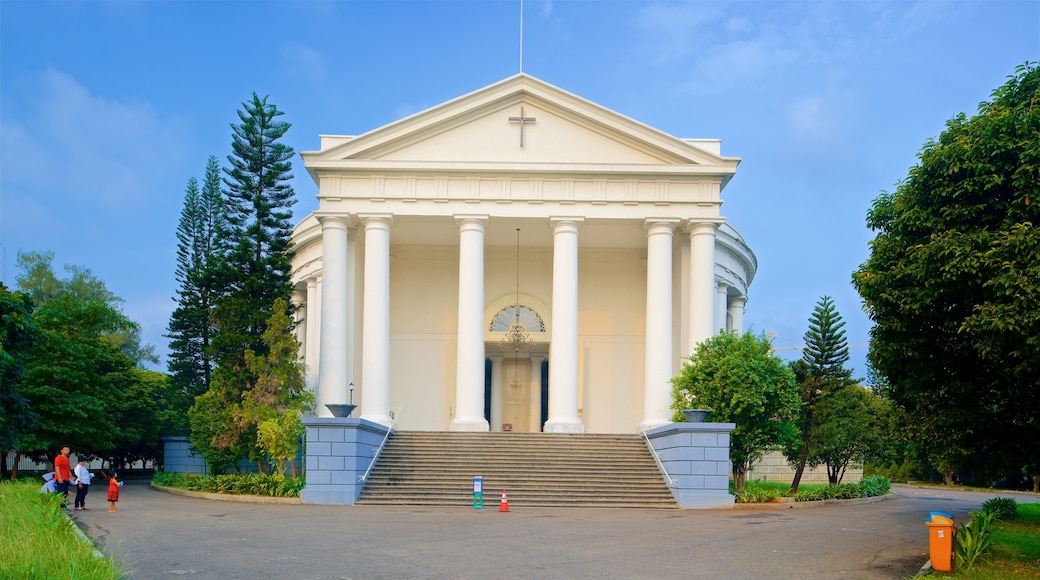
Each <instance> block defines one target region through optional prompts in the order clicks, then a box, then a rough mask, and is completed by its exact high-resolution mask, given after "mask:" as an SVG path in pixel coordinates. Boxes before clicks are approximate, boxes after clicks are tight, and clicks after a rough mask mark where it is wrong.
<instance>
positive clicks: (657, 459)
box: [639, 423, 679, 487]
mask: <svg viewBox="0 0 1040 580" xmlns="http://www.w3.org/2000/svg"><path fill="white" fill-rule="evenodd" d="M639 430H640V431H642V433H643V440H645V441H646V446H647V447H649V448H650V454H651V455H653V456H654V461H655V462H656V463H657V467H658V469H660V470H661V473H663V474H664V478H665V480H666V481H667V482H668V487H675V486H677V485H679V484H678V483H676V481H675V480H674V479H672V476H670V475H668V470H667V469H665V468H664V463H662V462H661V456H659V455H658V454H657V450H656V449H654V446H653V444H652V443H650V437H648V436H647V434H646V427H643V425H642V423H640V425H639Z"/></svg>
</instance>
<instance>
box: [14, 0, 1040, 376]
mask: <svg viewBox="0 0 1040 580" xmlns="http://www.w3.org/2000/svg"><path fill="white" fill-rule="evenodd" d="M521 7H522V10H521ZM521 12H522V14H523V42H522V45H523V72H525V73H528V74H530V75H532V76H535V77H537V78H540V79H542V80H544V81H546V82H548V83H550V84H553V85H556V86H558V87H560V88H562V89H564V90H567V91H569V92H571V93H574V94H577V95H579V96H581V97H583V98H585V99H588V100H590V101H593V102H595V103H598V104H600V105H602V106H605V107H607V108H609V109H612V110H614V111H617V112H619V113H621V114H623V115H626V116H628V117H631V118H633V119H635V120H637V121H640V122H642V123H645V124H647V125H650V126H651V127H654V128H657V129H659V130H661V131H663V132H665V133H668V134H671V135H674V136H676V137H682V138H717V139H721V140H722V154H723V155H725V156H735V157H740V158H741V159H742V161H741V163H740V166H739V168H738V169H737V173H736V176H735V177H734V178H733V180H732V181H731V182H730V183H729V185H728V186H727V187H726V189H725V190H724V191H723V192H722V198H723V200H724V204H723V206H722V214H723V215H724V216H725V217H726V218H727V220H728V221H729V223H730V224H732V225H733V226H734V227H736V228H737V229H738V230H739V231H740V233H741V234H742V235H743V236H744V238H745V240H746V241H747V242H748V244H749V245H750V246H751V248H752V250H753V251H754V252H755V254H756V255H757V257H758V262H759V269H758V273H757V275H756V277H755V279H754V281H753V283H752V285H751V287H750V290H749V300H748V303H747V312H746V314H745V326H746V327H747V328H748V329H750V330H753V331H755V332H765V333H768V334H769V335H770V336H772V337H773V341H774V345H775V346H777V347H779V350H778V351H777V352H778V354H779V355H780V356H782V357H784V358H786V359H791V358H797V357H798V356H800V352H799V351H798V350H797V349H796V348H795V347H798V346H801V345H803V344H804V341H803V340H802V337H803V335H804V334H805V332H806V330H807V326H808V319H809V317H810V315H811V314H812V311H813V308H814V307H815V306H816V304H817V302H818V301H819V299H820V298H821V297H822V296H824V295H828V296H830V297H832V298H833V300H834V303H835V306H836V308H837V310H838V312H839V313H840V314H841V315H842V317H843V319H844V320H845V322H846V326H845V330H846V333H847V338H848V341H849V344H850V346H851V347H852V348H851V356H852V359H851V361H850V364H849V366H850V367H851V368H852V369H853V371H854V374H855V375H856V376H858V377H864V376H865V375H866V368H865V363H864V361H865V356H866V352H867V349H866V345H867V343H868V341H869V331H870V321H869V319H868V318H867V316H866V315H865V314H864V312H863V306H862V301H861V300H860V298H859V296H858V295H857V293H856V291H855V289H854V288H853V287H852V285H851V283H850V281H851V275H852V272H853V271H855V270H856V269H857V267H858V266H859V265H860V264H862V263H863V262H864V261H865V260H866V259H867V257H868V255H869V242H870V240H871V239H872V238H873V234H872V232H871V231H870V230H868V229H867V227H866V214H867V211H868V210H869V208H870V206H871V202H872V201H873V200H874V199H875V198H876V197H877V196H878V194H879V193H881V192H882V191H892V190H894V189H895V188H896V187H897V185H898V183H899V181H900V180H901V179H903V178H905V177H906V175H907V173H908V171H909V169H910V168H911V167H912V166H913V165H914V164H915V163H916V162H917V153H918V151H919V150H920V149H921V147H922V146H923V145H924V144H925V143H926V142H927V140H928V139H931V138H936V137H938V135H939V134H940V133H941V132H942V130H943V128H944V126H945V123H946V121H947V120H949V119H950V118H951V117H953V116H954V115H956V114H958V113H961V112H964V113H966V114H968V115H971V114H973V113H975V112H976V111H977V108H978V104H979V103H980V102H982V101H985V100H987V99H989V97H990V94H991V92H992V91H993V90H994V89H996V88H997V87H998V86H1000V85H1002V84H1003V83H1004V82H1005V81H1006V80H1007V77H1008V76H1009V75H1011V74H1013V73H1014V70H1015V67H1016V66H1018V65H1020V64H1022V63H1024V62H1026V61H1037V60H1040V1H1038V0H1032V1H999V0H998V1H987V2H973V1H967V0H964V1H939V0H929V1H920V2H915V1H891V2H856V1H815V2H769V1H764V0H760V1H755V2H706V1H705V2H701V1H687V2H636V1H631V2H621V1H612V2H601V1H561V0H556V1H546V0H526V1H525V2H523V4H522V5H521V3H520V2H519V0H510V1H494V2H492V1H468V2H440V1H426V2H403V1H382V2H371V1H369V2H366V1H358V2H346V1H294V2H289V1H265V2H248V1H225V2H200V1H188V0H181V1H172V0H167V1H149V0H136V1H112V2H92V1H63V2H47V1H21V0H3V1H2V2H0V279H2V281H3V282H4V283H5V284H7V285H8V286H9V287H13V286H14V285H15V280H16V278H17V276H18V271H17V267H16V258H17V254H18V252H21V251H34V250H35V251H50V252H53V253H54V255H55V259H54V267H55V270H56V272H58V273H59V275H64V272H63V267H64V266H65V265H77V266H82V267H86V268H89V269H90V270H92V271H93V273H94V274H95V275H97V276H98V277H100V278H101V279H102V280H104V282H105V283H106V285H107V287H108V289H109V290H111V291H112V292H113V293H115V294H116V295H117V296H120V297H122V298H123V299H124V300H125V303H124V304H123V311H124V312H125V313H126V314H127V315H128V316H129V317H130V318H131V319H132V320H134V321H136V322H137V323H139V324H140V325H141V328H142V337H143V339H144V341H145V342H146V343H150V344H153V345H155V347H156V350H157V352H158V353H159V354H160V355H161V356H162V359H163V362H162V364H161V365H160V367H159V368H160V369H165V364H166V361H165V358H166V354H167V352H168V345H167V339H166V338H164V337H163V334H164V333H165V329H166V325H167V323H168V321H169V316H170V313H171V311H172V310H173V307H174V302H173V297H174V296H175V293H176V283H175V280H174V268H175V266H176V238H175V231H176V228H177V222H178V219H179V217H180V212H181V208H182V205H183V201H184V192H185V187H186V185H187V182H188V179H189V178H191V177H196V178H198V179H199V180H200V181H201V179H202V176H203V171H204V169H205V165H206V160H207V159H208V158H209V156H210V155H215V156H217V157H218V159H219V160H220V161H221V163H222V164H225V160H226V158H227V156H228V154H229V153H230V150H231V146H230V145H231V129H230V126H231V124H232V123H235V122H237V120H238V117H237V111H238V110H239V109H242V108H243V103H244V102H245V101H247V100H249V99H250V96H251V94H252V93H253V92H256V93H257V94H259V95H260V96H268V97H269V101H270V102H271V103H274V104H275V105H277V106H278V108H279V109H280V110H282V111H284V112H285V115H284V116H283V117H282V119H283V120H285V121H288V122H289V123H291V124H292V128H291V129H290V130H289V132H288V133H287V134H286V136H285V137H284V139H283V142H284V143H286V144H287V145H289V146H291V147H293V148H294V149H295V150H296V151H297V152H300V151H313V150H317V149H318V148H319V139H318V136H319V135H320V134H340V135H357V134H361V133H365V132H367V131H370V130H373V129H376V128H378V127H381V126H383V125H385V124H387V123H390V122H393V121H395V120H397V119H400V118H402V117H405V116H408V115H411V114H413V113H416V112H419V111H422V110H424V109H426V108H428V107H432V106H435V105H437V104H440V103H442V102H445V101H448V100H450V99H453V98H455V97H458V96H460V95H463V94H467V93H469V92H472V91H474V90H477V89H479V88H481V87H484V86H487V85H489V84H492V83H495V82H497V81H499V80H502V79H504V78H507V77H509V76H512V75H514V74H516V73H517V72H518V71H519V70H520V60H521V59H520V53H521V50H520V46H521V41H520V38H521V35H520V28H521V26H520V20H521ZM294 174H295V176H296V177H295V179H294V180H293V187H294V189H295V192H296V196H297V199H298V202H297V204H296V206H295V207H294V213H295V220H296V221H298V220H302V219H303V218H304V217H305V216H306V215H307V214H309V213H310V212H311V211H314V210H315V209H317V199H316V194H317V186H316V185H315V184H314V182H313V181H312V180H311V179H310V177H309V176H308V174H307V172H306V170H305V169H304V167H303V162H302V160H301V159H300V158H299V157H296V159H295V160H294Z"/></svg>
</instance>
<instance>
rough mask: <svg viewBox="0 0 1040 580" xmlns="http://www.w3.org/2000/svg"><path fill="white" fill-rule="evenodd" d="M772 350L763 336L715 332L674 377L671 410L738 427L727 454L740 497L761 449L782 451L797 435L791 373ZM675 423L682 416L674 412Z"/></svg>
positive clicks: (733, 434)
mask: <svg viewBox="0 0 1040 580" xmlns="http://www.w3.org/2000/svg"><path fill="white" fill-rule="evenodd" d="M771 349H772V345H771V344H770V343H769V339H768V338H766V337H765V336H764V335H763V336H756V335H755V334H752V333H750V332H745V333H743V334H737V333H735V332H726V333H723V334H719V335H716V336H713V337H711V338H709V339H707V340H705V341H703V342H701V343H700V344H698V345H697V349H696V350H695V352H694V353H693V356H691V357H690V358H689V360H688V362H686V363H684V364H683V367H682V371H681V373H680V374H679V376H678V377H675V378H674V379H672V398H673V401H674V403H673V404H672V408H673V409H676V411H679V410H682V409H690V408H693V407H694V406H696V407H701V408H709V409H711V412H712V417H713V418H714V419H715V420H718V421H722V422H729V423H736V428H735V429H734V430H733V432H732V433H731V434H730V448H729V453H730V460H731V462H732V464H733V483H734V487H735V488H736V492H737V493H743V491H744V482H745V480H746V478H747V471H748V469H749V468H750V467H751V463H752V462H753V461H755V460H756V459H758V458H759V457H760V456H761V455H762V453H763V451H765V450H768V449H778V448H781V447H783V446H784V445H787V444H789V442H790V440H791V439H792V438H794V437H796V436H797V434H798V428H797V427H796V426H795V423H794V418H795V416H796V415H797V413H798V407H799V405H800V403H799V400H798V392H797V390H796V387H795V381H794V375H793V374H792V373H791V370H790V369H789V368H787V365H785V364H784V362H783V361H782V360H780V359H779V358H777V357H776V356H774V355H773V354H772V352H771ZM693 401H696V405H693ZM675 420H677V421H681V420H682V415H681V414H680V413H678V412H676V416H675Z"/></svg>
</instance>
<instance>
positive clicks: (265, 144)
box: [189, 93, 296, 464]
mask: <svg viewBox="0 0 1040 580" xmlns="http://www.w3.org/2000/svg"><path fill="white" fill-rule="evenodd" d="M282 115H283V113H282V112H281V111H279V110H278V108H277V107H276V106H275V105H273V104H269V103H268V102H267V98H266V97H264V98H263V99H261V98H260V97H258V96H257V95H256V93H253V96H252V100H251V101H249V102H247V103H243V110H240V111H239V112H238V117H239V120H240V121H241V123H239V124H233V125H232V126H231V128H232V144H231V147H232V155H229V156H228V163H229V167H227V168H225V169H224V179H223V182H224V185H225V186H226V189H225V190H224V192H223V196H222V208H221V220H220V222H219V223H218V224H217V229H216V250H217V252H216V257H215V259H214V263H213V264H212V267H211V271H212V272H213V273H214V279H213V283H214V285H215V286H214V287H216V288H220V289H221V294H220V295H219V296H218V297H217V298H216V299H215V301H214V305H213V318H212V320H213V322H214V334H213V342H212V346H213V352H214V361H215V363H216V368H215V369H214V371H213V375H212V377H211V381H210V389H209V392H208V393H207V396H208V399H207V400H205V401H203V404H202V405H200V404H199V400H198V399H196V404H195V406H194V407H193V408H192V411H190V412H189V417H190V420H191V423H192V425H193V428H194V425H199V426H206V428H207V429H209V430H210V431H211V432H212V433H213V436H212V437H209V438H208V441H207V443H206V448H207V449H209V451H210V453H211V454H213V453H214V452H217V451H219V452H221V453H223V452H224V451H227V452H230V453H237V454H240V455H239V456H242V455H246V454H249V455H252V456H254V457H255V456H256V455H257V448H256V441H257V435H256V425H257V424H259V421H255V420H253V417H251V416H249V414H248V413H244V412H243V409H247V408H248V406H249V405H250V404H251V403H250V402H249V401H248V399H247V396H246V392H247V391H249V390H251V389H255V388H257V385H258V384H260V383H262V382H263V379H262V378H261V377H259V376H258V375H257V374H256V373H257V371H256V368H255V365H251V364H250V360H248V359H247V358H246V356H247V353H250V352H251V353H252V354H251V355H250V356H256V357H267V356H268V354H269V351H270V346H269V345H268V344H267V342H266V341H265V339H264V335H265V332H266V331H267V324H268V322H267V321H268V319H269V318H270V317H271V315H272V314H273V313H274V305H275V302H276V301H277V300H282V301H284V303H285V304H291V297H292V284H291V281H290V270H291V265H292V258H293V249H292V241H291V235H292V222H291V218H292V206H293V205H295V203H296V199H295V193H294V192H293V189H292V186H291V185H290V184H289V181H290V180H291V179H292V177H293V176H292V173H291V171H292V162H291V158H292V156H293V150H292V148H291V147H289V146H288V145H285V144H284V143H281V142H280V141H279V140H280V139H281V138H282V137H283V136H284V135H285V133H286V131H288V130H289V127H290V125H289V123H286V122H283V121H279V120H278V117H280V116H282ZM220 406H223V407H224V408H225V409H232V410H237V412H232V413H230V415H229V414H228V413H226V412H224V410H223V409H221V408H220ZM192 414H195V415H197V416H195V417H192V416H191V415H192ZM194 437H195V435H194V433H193V441H194ZM200 438H205V437H201V436H200ZM196 449H199V450H203V448H202V447H196ZM207 461H210V455H207ZM210 463H211V464H212V461H210Z"/></svg>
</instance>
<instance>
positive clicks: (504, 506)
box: [498, 489, 509, 512]
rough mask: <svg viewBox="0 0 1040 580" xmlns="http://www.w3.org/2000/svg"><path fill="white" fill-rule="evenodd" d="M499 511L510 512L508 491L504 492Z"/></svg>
mask: <svg viewBox="0 0 1040 580" xmlns="http://www.w3.org/2000/svg"><path fill="white" fill-rule="evenodd" d="M498 511H500V512H507V511H509V498H508V497H506V490H504V489H503V490H502V502H501V503H499V504H498Z"/></svg>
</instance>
